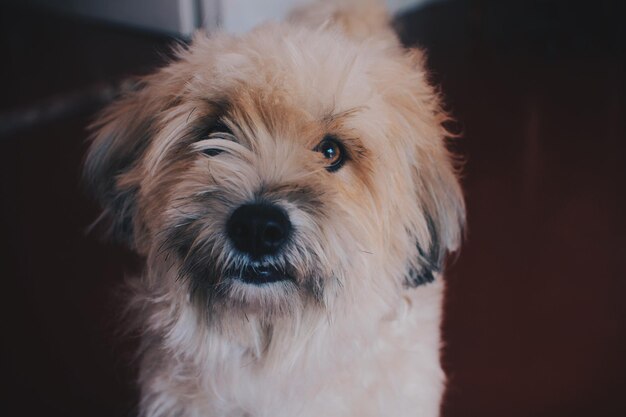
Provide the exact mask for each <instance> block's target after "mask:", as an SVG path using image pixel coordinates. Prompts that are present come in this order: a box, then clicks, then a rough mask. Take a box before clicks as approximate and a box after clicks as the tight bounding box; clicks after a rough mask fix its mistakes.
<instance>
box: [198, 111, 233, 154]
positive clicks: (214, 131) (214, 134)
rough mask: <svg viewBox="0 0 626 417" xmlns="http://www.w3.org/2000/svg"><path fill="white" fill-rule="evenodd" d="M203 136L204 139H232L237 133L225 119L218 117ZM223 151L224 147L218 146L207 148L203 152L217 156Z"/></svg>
mask: <svg viewBox="0 0 626 417" xmlns="http://www.w3.org/2000/svg"><path fill="white" fill-rule="evenodd" d="M202 136H203V137H202V139H232V138H234V136H235V135H234V134H233V131H232V130H231V129H230V128H229V127H228V126H227V125H226V123H224V121H223V120H221V119H218V120H216V121H215V122H214V123H213V124H212V125H211V126H210V127H209V129H208V130H207V131H206V132H205V133H204V134H203V135H202ZM222 152H224V151H223V150H222V149H216V148H207V149H204V150H202V153H203V154H205V155H207V156H217V155H219V154H221V153H222Z"/></svg>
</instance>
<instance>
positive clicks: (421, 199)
mask: <svg viewBox="0 0 626 417" xmlns="http://www.w3.org/2000/svg"><path fill="white" fill-rule="evenodd" d="M445 119H446V116H445V114H444V113H443V112H442V111H441V109H440V107H439V101H438V97H437V95H436V93H435V92H434V90H433V89H432V87H430V86H429V84H428V82H427V75H426V73H425V70H424V68H423V66H422V61H421V54H420V53H419V51H416V50H406V49H404V48H402V47H401V46H400V45H399V43H398V42H397V41H396V39H395V37H393V36H390V34H389V33H386V34H384V36H363V37H361V38H359V37H350V36H347V35H346V34H345V33H344V32H342V31H341V30H340V29H338V28H328V27H327V28H321V29H304V28H294V27H293V26H290V25H277V24H274V25H267V26H264V27H261V28H260V29H257V30H255V31H253V32H251V33H249V34H248V35H245V36H242V37H230V36H227V35H216V36H213V37H210V38H209V37H206V36H205V35H199V36H197V37H196V38H195V39H194V41H193V43H192V45H191V46H190V47H189V48H187V49H185V50H181V51H179V52H178V54H177V58H176V60H175V61H174V62H173V63H171V64H170V65H169V66H167V67H165V68H163V69H161V70H160V71H158V72H157V73H155V74H154V75H151V76H148V77H145V78H143V79H142V80H141V82H140V83H139V85H138V87H137V88H136V89H135V90H134V91H131V92H129V93H127V94H126V95H125V96H124V97H122V98H121V99H120V100H118V101H117V102H115V103H113V104H112V105H111V106H110V107H109V108H108V109H107V110H106V111H105V112H104V113H103V114H102V115H101V117H100V118H99V119H98V121H97V122H96V124H95V125H94V137H93V142H92V144H91V148H90V150H89V154H88V156H87V161H86V170H85V172H86V178H87V181H88V183H89V185H90V188H92V189H93V190H94V191H95V194H96V196H97V198H98V199H99V201H100V202H101V204H102V206H103V208H104V214H105V216H106V217H108V218H109V220H110V224H111V231H112V232H113V234H114V235H116V236H118V237H121V238H123V239H125V240H126V241H127V242H128V243H129V244H130V245H131V246H132V247H133V248H134V249H135V250H136V251H138V252H139V253H140V254H142V255H144V256H146V257H147V259H148V268H150V271H149V274H151V276H152V278H151V279H153V280H157V281H158V280H162V281H163V282H156V283H154V285H156V286H161V287H162V288H169V291H183V290H184V291H185V292H186V293H187V294H191V299H193V300H195V301H196V302H197V303H198V304H200V305H202V306H204V307H208V308H209V311H211V312H212V313H213V315H219V313H223V311H224V310H228V311H231V312H236V311H240V312H243V313H245V314H256V313H258V314H261V315H263V316H264V317H270V316H274V315H280V314H286V313H288V312H290V311H295V310H297V309H303V308H319V307H321V308H324V307H328V306H329V305H331V304H333V303H335V302H336V300H338V299H342V298H344V299H350V301H349V302H359V296H358V295H357V294H368V296H367V297H368V298H370V299H371V298H372V297H380V298H390V297H393V296H394V295H397V294H399V292H400V291H404V290H406V288H407V286H409V287H410V286H416V285H418V284H424V283H427V282H429V281H431V280H432V279H433V273H434V272H436V271H437V270H439V268H441V263H442V261H443V255H444V254H445V252H446V251H447V250H454V249H455V248H456V247H457V245H458V241H459V235H460V228H461V225H462V222H463V217H464V206H463V200H462V196H461V192H460V188H459V185H458V181H457V178H456V176H455V172H454V168H453V163H452V161H451V157H450V155H449V153H448V151H447V150H446V147H445V143H444V141H445V136H446V131H445V129H444V128H443V127H442V122H443V121H444V120H445ZM373 294H374V295H373ZM216 313H217V314H216Z"/></svg>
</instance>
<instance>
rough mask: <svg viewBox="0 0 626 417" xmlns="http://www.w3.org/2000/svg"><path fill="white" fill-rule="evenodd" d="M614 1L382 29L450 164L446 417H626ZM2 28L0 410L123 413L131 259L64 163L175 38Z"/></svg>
mask: <svg viewBox="0 0 626 417" xmlns="http://www.w3.org/2000/svg"><path fill="white" fill-rule="evenodd" d="M625 3H626V2H622V1H591V0H590V1H587V2H575V1H557V0H543V1H540V0H536V1H531V0H528V1H497V0H473V1H472V0H467V1H447V2H441V3H435V4H433V5H431V6H427V7H425V8H422V9H419V10H418V11H415V12H409V13H405V14H404V15H402V16H401V17H400V18H398V19H397V22H396V23H397V26H398V28H399V31H400V33H401V37H402V39H403V40H404V42H405V43H406V44H408V45H421V46H424V47H426V48H427V49H428V52H429V66H430V68H431V69H432V72H433V80H434V81H435V82H436V83H437V84H439V85H440V86H441V90H442V92H443V94H444V96H445V97H446V107H447V109H448V110H449V111H451V112H452V114H453V115H454V116H455V118H456V119H457V120H458V122H457V123H456V125H455V126H454V128H455V129H457V130H458V131H460V132H462V138H461V139H460V140H458V141H457V142H456V143H455V144H454V145H453V147H454V149H455V151H456V152H458V153H459V154H460V155H462V156H463V158H464V160H465V161H466V162H465V169H464V178H463V184H464V188H465V190H466V196H467V205H468V224H469V228H468V235H467V239H466V242H465V244H464V246H463V249H462V252H461V254H460V256H459V257H458V259H457V261H456V262H455V263H454V264H453V265H451V266H450V268H449V272H448V274H447V280H448V284H449V285H448V288H449V291H448V298H447V303H446V319H445V323H444V334H445V339H446V347H445V350H444V363H445V366H446V369H447V370H448V374H449V378H450V384H449V390H448V393H447V396H446V401H445V405H444V416H446V417H466V416H480V417H491V416H493V417H503V416H507V417H517V416H520V417H521V416H546V417H547V416H551V417H555V416H581V417H582V416H585V417H588V416H626V399H625V397H624V391H625V389H626V376H625V375H626V221H625V218H624V216H625V215H626V210H625V209H626V192H625V190H626V167H625V162H626V144H625V140H626V126H625V124H626V123H625V119H626V75H625V74H626V71H625V69H626V68H625V62H626V60H625V58H626V55H625V51H626V42H625V34H626V17H625V16H626V14H625V11H626V10H625V9H626V7H625ZM0 24H1V28H0V34H1V35H0V48H1V49H0V51H1V53H2V65H0V74H1V76H0V91H1V92H2V93H1V96H0V172H1V177H0V196H1V203H0V207H1V209H0V210H1V211H0V233H1V236H2V238H1V240H0V244H1V246H0V260H1V262H0V278H1V280H2V283H1V285H0V297H1V301H0V321H1V326H2V327H1V328H0V329H1V330H0V331H1V335H2V339H1V344H2V350H1V352H0V361H1V362H0V363H1V365H0V366H1V368H0V371H1V374H0V375H1V386H0V395H1V398H0V414H2V415H5V416H9V415H11V416H77V417H78V416H81V417H82V416H93V417H98V416H132V415H133V414H134V412H135V403H136V398H137V392H136V389H135V388H134V383H133V378H134V373H135V370H136V369H135V365H136V364H135V363H134V362H133V360H132V354H131V352H132V351H133V347H134V345H135V343H136V341H135V340H133V339H132V338H129V337H123V336H120V335H119V334H118V330H117V329H118V328H119V326H118V323H117V319H116V318H117V317H118V316H119V310H120V304H119V301H118V298H117V297H116V295H115V289H116V288H117V287H118V286H119V285H120V283H121V282H122V280H123V276H124V275H125V274H128V273H131V272H132V271H135V270H137V265H138V263H137V260H136V259H134V257H133V256H132V255H131V254H129V253H128V252H126V251H125V250H124V249H123V248H121V247H119V246H115V245H112V244H108V243H104V242H100V241H99V240H98V239H97V237H96V236H94V235H93V234H92V235H88V234H86V232H85V231H86V228H87V226H88V225H89V224H90V222H91V221H92V220H94V219H95V218H96V216H97V208H96V207H95V206H94V204H93V203H92V202H90V201H89V199H88V198H86V197H85V194H84V192H83V191H82V190H81V187H80V185H79V175H80V165H81V160H82V156H83V154H84V152H85V149H86V146H85V143H84V140H85V137H86V133H85V128H86V125H87V124H88V123H89V121H90V120H92V118H93V115H94V113H95V111H97V110H98V109H99V108H101V107H102V105H103V104H105V103H106V102H107V101H108V100H110V98H111V97H112V96H113V95H114V93H115V91H116V88H117V86H118V85H119V83H120V82H121V81H122V80H123V79H125V78H126V77H127V76H129V75H137V74H144V73H147V72H149V71H150V70H152V69H154V68H155V67H156V66H158V65H160V64H162V63H163V62H165V57H167V56H168V55H169V52H168V51H169V48H168V45H170V44H171V42H172V39H166V38H164V37H160V36H156V35H150V34H145V33H141V32H135V31H132V30H130V29H124V28H119V27H114V26H107V25H105V24H102V23H96V22H89V21H78V20H73V19H70V18H66V17H62V16H57V15H54V14H51V13H48V12H40V11H33V10H28V9H25V8H20V7H15V6H7V5H6V4H3V5H0ZM390 417H393V416H390Z"/></svg>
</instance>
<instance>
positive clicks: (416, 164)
mask: <svg viewBox="0 0 626 417" xmlns="http://www.w3.org/2000/svg"><path fill="white" fill-rule="evenodd" d="M407 57H408V59H409V60H410V62H411V63H412V67H413V71H414V72H416V73H417V75H418V79H421V80H420V81H421V82H414V83H413V84H414V85H415V86H419V85H421V86H422V87H421V88H419V91H418V90H416V91H414V92H413V94H412V96H413V97H412V99H411V100H410V101H409V102H410V105H409V106H408V107H410V108H412V109H410V110H409V112H411V113H412V120H411V122H412V123H414V126H415V129H416V131H417V132H418V134H417V135H416V137H415V140H414V143H413V145H414V150H415V153H414V154H411V155H410V158H412V159H413V160H412V161H410V163H411V164H412V165H413V175H414V182H415V188H416V195H417V201H418V202H419V204H420V208H421V222H420V224H418V225H417V227H416V229H417V230H418V233H416V237H415V238H416V241H417V252H418V259H417V262H416V263H415V264H413V265H411V267H410V271H409V283H410V284H411V285H415V286H416V285H420V284H424V283H428V282H431V281H433V280H434V273H435V272H440V271H441V270H442V269H443V263H444V260H445V256H446V254H447V253H448V252H453V251H456V250H457V249H458V248H459V246H460V243H461V239H462V236H463V228H464V226H465V202H464V199H463V193H462V191H461V186H460V183H459V178H458V174H457V171H458V170H457V164H456V163H455V162H456V161H455V159H454V156H453V155H452V154H451V152H450V151H449V150H448V149H447V143H446V142H447V141H448V140H449V139H450V138H451V137H454V136H455V135H453V134H451V133H450V132H449V131H448V130H447V129H446V127H445V126H444V124H445V123H446V122H448V121H450V117H449V116H448V115H447V114H446V112H445V111H444V110H442V108H441V105H440V100H439V96H438V94H437V92H436V91H435V89H434V88H433V87H431V86H430V85H429V84H428V83H427V79H426V70H425V61H426V59H425V55H424V53H423V51H421V50H419V49H410V50H408V51H407ZM414 81H416V80H415V79H414Z"/></svg>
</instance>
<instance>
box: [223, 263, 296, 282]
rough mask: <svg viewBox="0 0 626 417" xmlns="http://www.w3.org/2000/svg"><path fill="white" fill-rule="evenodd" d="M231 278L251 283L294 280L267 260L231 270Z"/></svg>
mask: <svg viewBox="0 0 626 417" xmlns="http://www.w3.org/2000/svg"><path fill="white" fill-rule="evenodd" d="M228 275H229V276H230V277H231V278H233V279H236V280H239V281H242V282H245V283H247V284H253V285H265V284H271V283H275V282H281V281H294V279H293V276H291V275H290V274H289V273H288V272H287V271H285V270H284V269H282V268H279V267H277V266H275V265H273V264H271V263H269V262H252V263H250V264H247V265H246V266H244V267H243V268H241V269H238V270H234V271H231V272H230V273H229V274H228Z"/></svg>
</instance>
